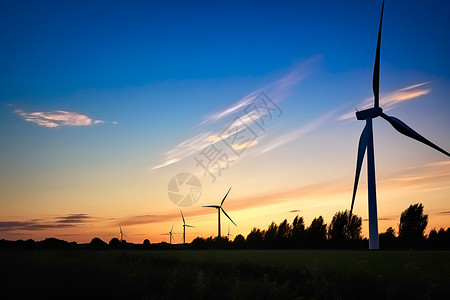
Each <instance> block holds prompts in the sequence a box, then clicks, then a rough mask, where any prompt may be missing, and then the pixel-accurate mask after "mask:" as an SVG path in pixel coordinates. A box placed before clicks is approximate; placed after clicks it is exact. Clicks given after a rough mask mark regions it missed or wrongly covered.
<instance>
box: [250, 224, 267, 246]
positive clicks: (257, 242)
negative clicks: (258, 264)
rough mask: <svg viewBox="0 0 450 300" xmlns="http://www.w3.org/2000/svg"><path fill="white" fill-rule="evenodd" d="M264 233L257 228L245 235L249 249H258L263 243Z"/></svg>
mask: <svg viewBox="0 0 450 300" xmlns="http://www.w3.org/2000/svg"><path fill="white" fill-rule="evenodd" d="M263 236H264V232H262V231H261V230H260V229H259V228H256V227H254V228H253V229H252V231H250V233H249V234H248V235H247V239H246V242H247V246H248V247H249V248H259V247H260V246H261V244H262V241H263Z"/></svg>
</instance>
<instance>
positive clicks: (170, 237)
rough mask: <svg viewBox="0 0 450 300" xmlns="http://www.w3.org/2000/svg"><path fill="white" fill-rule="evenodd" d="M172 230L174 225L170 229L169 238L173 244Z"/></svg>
mask: <svg viewBox="0 0 450 300" xmlns="http://www.w3.org/2000/svg"><path fill="white" fill-rule="evenodd" d="M172 230H173V225H172V228H171V229H170V231H169V239H170V243H171V244H172Z"/></svg>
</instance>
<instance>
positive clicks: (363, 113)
mask: <svg viewBox="0 0 450 300" xmlns="http://www.w3.org/2000/svg"><path fill="white" fill-rule="evenodd" d="M383 10H384V0H383V4H382V7H381V17H380V26H379V29H378V41H377V50H376V56H375V66H374V70H373V95H374V107H372V108H369V109H364V110H360V111H357V112H356V118H357V119H358V120H366V126H365V127H364V130H363V132H362V133H361V137H360V139H359V146H358V156H357V161H356V174H355V183H354V187H353V196H352V205H351V209H350V214H349V222H350V220H351V217H352V212H353V204H354V202H355V196H356V189H357V188H358V181H359V174H360V172H361V165H362V162H363V159H364V155H365V152H366V149H367V188H368V194H369V197H368V199H369V205H368V207H369V249H379V244H378V218H377V196H376V184H375V158H374V150H373V129H372V119H374V118H376V117H378V116H381V117H382V118H383V119H385V120H386V121H388V122H389V123H390V124H391V125H392V126H393V127H394V128H395V129H396V130H397V131H398V132H400V133H401V134H404V135H406V136H407V137H410V138H412V139H415V140H417V141H419V142H422V143H424V144H425V145H428V146H430V147H432V148H434V149H436V150H438V151H440V152H442V153H443V154H445V155H447V156H450V153H448V152H447V151H445V150H443V149H442V148H440V147H438V146H436V145H435V144H433V143H432V142H430V141H428V140H427V139H425V138H424V137H423V136H421V135H420V134H418V133H417V132H415V131H414V130H413V129H411V128H410V127H409V126H408V125H406V124H405V123H403V122H402V121H400V120H399V119H397V118H394V117H390V116H388V115H386V114H385V113H383V109H382V108H381V107H380V101H379V85H380V44H381V26H382V22H383Z"/></svg>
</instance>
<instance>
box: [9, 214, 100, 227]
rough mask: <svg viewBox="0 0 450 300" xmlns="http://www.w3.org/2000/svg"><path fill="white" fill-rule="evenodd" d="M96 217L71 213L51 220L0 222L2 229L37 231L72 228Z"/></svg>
mask: <svg viewBox="0 0 450 300" xmlns="http://www.w3.org/2000/svg"><path fill="white" fill-rule="evenodd" d="M92 219H94V218H93V217H91V216H89V215H87V214H69V215H67V216H62V217H56V218H53V219H49V220H43V219H32V220H26V221H6V222H0V230H2V231H17V230H26V231H36V230H47V229H60V228H72V227H76V226H77V225H83V224H85V223H88V222H90V221H92Z"/></svg>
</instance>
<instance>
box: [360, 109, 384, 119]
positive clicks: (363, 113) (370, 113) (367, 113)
mask: <svg viewBox="0 0 450 300" xmlns="http://www.w3.org/2000/svg"><path fill="white" fill-rule="evenodd" d="M382 113H383V109H382V108H381V107H372V108H368V109H364V110H360V111H357V112H356V118H357V119H358V120H365V119H367V118H369V117H370V118H372V119H373V118H376V117H378V116H379V115H381V114H382Z"/></svg>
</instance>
